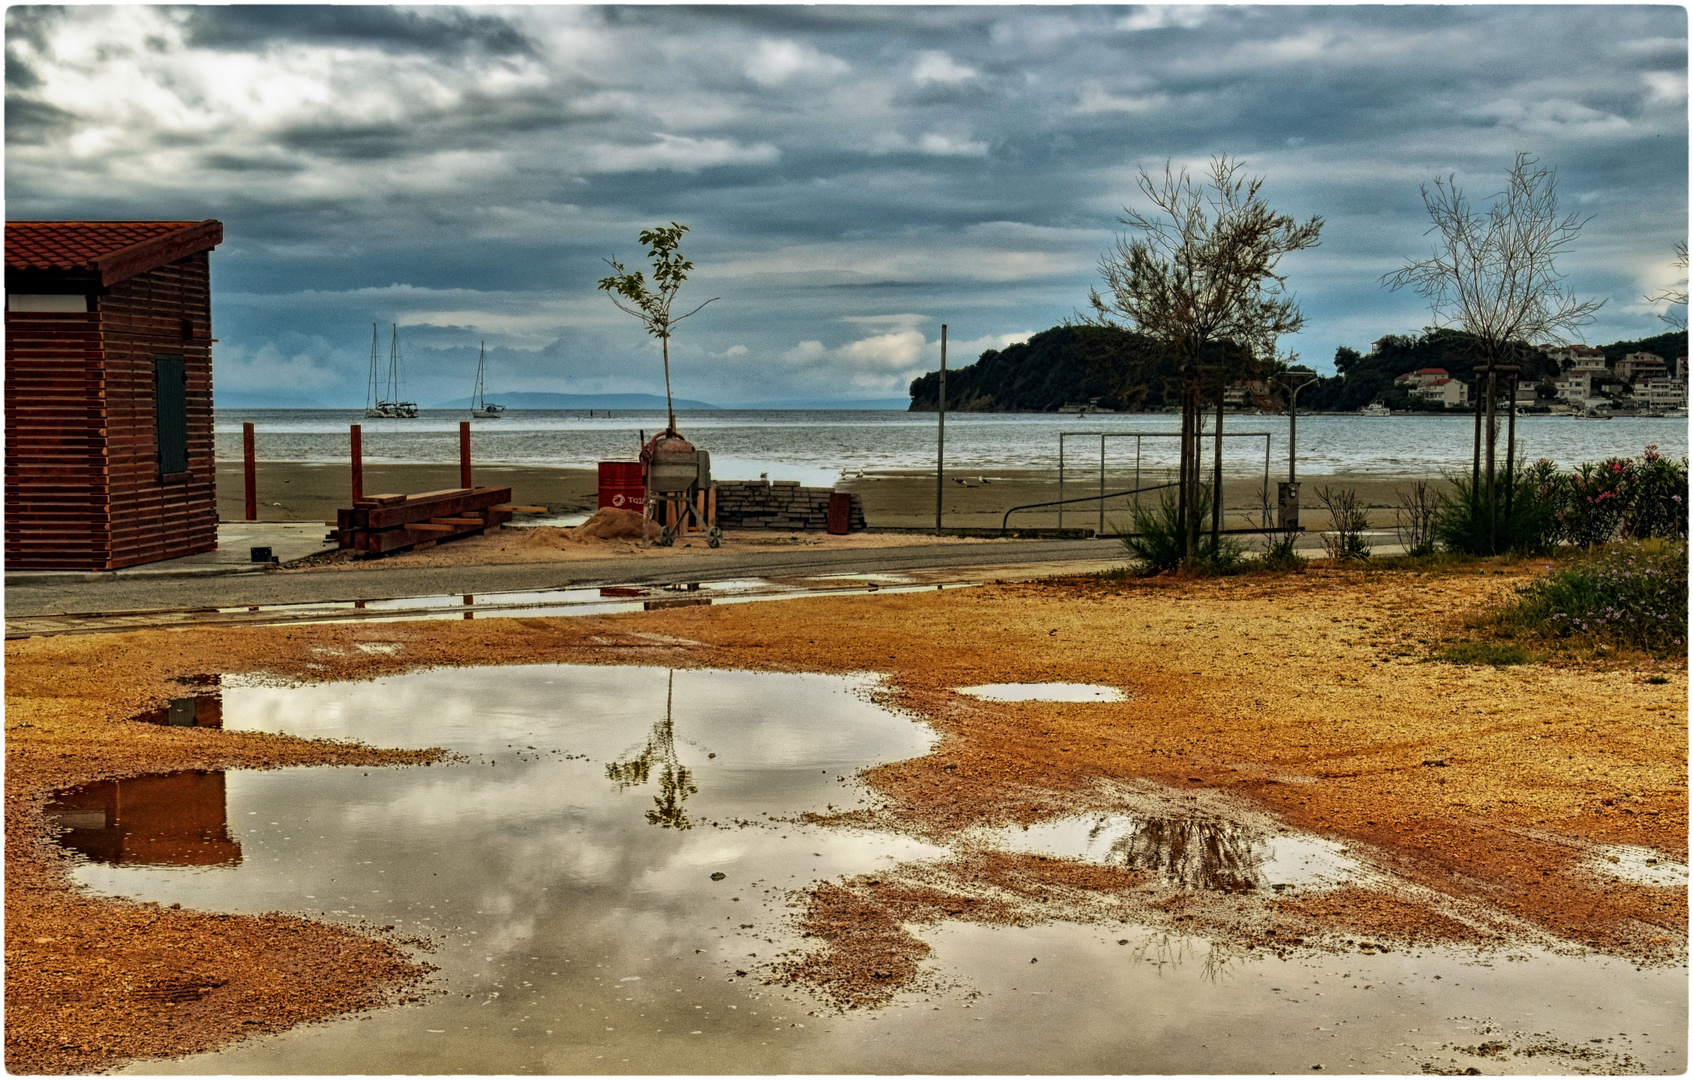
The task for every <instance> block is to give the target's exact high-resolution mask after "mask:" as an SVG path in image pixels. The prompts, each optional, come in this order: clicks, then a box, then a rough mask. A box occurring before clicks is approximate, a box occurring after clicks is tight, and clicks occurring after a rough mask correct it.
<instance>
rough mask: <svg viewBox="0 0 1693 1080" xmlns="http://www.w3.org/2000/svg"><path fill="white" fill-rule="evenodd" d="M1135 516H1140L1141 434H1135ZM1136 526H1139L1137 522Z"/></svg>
mask: <svg viewBox="0 0 1693 1080" xmlns="http://www.w3.org/2000/svg"><path fill="white" fill-rule="evenodd" d="M1135 517H1137V518H1138V517H1140V436H1139V435H1136V436H1135ZM1135 527H1136V528H1139V527H1140V526H1139V524H1138V523H1137V524H1136V526H1135Z"/></svg>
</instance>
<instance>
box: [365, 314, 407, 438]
mask: <svg viewBox="0 0 1693 1080" xmlns="http://www.w3.org/2000/svg"><path fill="white" fill-rule="evenodd" d="M403 393H405V379H404V377H403V376H402V375H401V374H400V328H399V326H398V325H397V324H396V325H394V338H393V341H392V342H391V343H390V344H389V346H388V378H387V381H386V384H385V385H380V386H379V385H378V382H377V375H376V324H375V323H371V324H370V387H369V389H368V390H367V391H366V393H365V407H364V414H365V416H367V417H369V418H371V419H373V420H377V419H382V420H398V419H408V420H409V419H412V418H414V417H416V416H417V402H415V401H401V400H400V395H401V394H403ZM384 394H386V396H384Z"/></svg>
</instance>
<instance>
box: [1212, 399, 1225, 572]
mask: <svg viewBox="0 0 1693 1080" xmlns="http://www.w3.org/2000/svg"><path fill="white" fill-rule="evenodd" d="M1222 531H1223V380H1222V377H1221V376H1219V377H1218V379H1217V434H1216V446H1215V448H1214V449H1213V452H1212V454H1211V554H1212V556H1213V557H1215V556H1216V554H1217V549H1218V548H1217V546H1218V544H1219V542H1220V541H1221V539H1222Z"/></svg>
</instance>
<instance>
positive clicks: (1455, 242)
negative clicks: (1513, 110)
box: [1382, 154, 1605, 531]
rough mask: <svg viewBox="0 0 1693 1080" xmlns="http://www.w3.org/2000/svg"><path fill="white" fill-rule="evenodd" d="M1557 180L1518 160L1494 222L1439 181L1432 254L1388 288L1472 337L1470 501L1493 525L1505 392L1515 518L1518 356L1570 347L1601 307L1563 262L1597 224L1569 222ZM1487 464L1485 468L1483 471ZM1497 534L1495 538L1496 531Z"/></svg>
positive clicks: (1449, 180)
mask: <svg viewBox="0 0 1693 1080" xmlns="http://www.w3.org/2000/svg"><path fill="white" fill-rule="evenodd" d="M1557 188H1558V184H1557V176H1556V175H1555V174H1554V173H1553V172H1552V170H1551V169H1548V168H1545V167H1543V166H1541V164H1540V163H1539V162H1538V161H1537V160H1535V158H1533V157H1532V156H1530V155H1528V154H1518V155H1517V157H1516V161H1515V162H1514V163H1513V164H1512V165H1511V169H1510V172H1509V173H1508V174H1507V176H1506V181H1505V189H1504V190H1503V191H1501V192H1499V193H1498V194H1496V195H1495V196H1494V197H1493V201H1492V203H1491V205H1489V206H1488V208H1487V210H1486V212H1485V213H1484V212H1481V211H1479V210H1477V209H1475V208H1473V207H1472V206H1471V204H1470V201H1469V199H1468V198H1467V197H1466V196H1465V195H1464V192H1463V189H1462V188H1460V187H1459V186H1458V182H1457V179H1456V177H1454V176H1452V175H1451V174H1448V175H1447V176H1445V177H1437V178H1436V179H1435V181H1434V186H1433V187H1432V188H1431V187H1430V186H1429V185H1427V184H1424V185H1423V187H1422V195H1423V205H1424V206H1425V207H1426V208H1427V209H1428V215H1429V220H1430V221H1431V222H1432V224H1431V225H1430V226H1429V229H1428V235H1432V236H1434V238H1435V243H1434V253H1433V254H1432V255H1430V256H1429V257H1428V258H1427V259H1422V260H1420V261H1418V262H1413V263H1408V264H1406V265H1405V266H1404V267H1402V268H1400V269H1399V270H1397V271H1395V272H1394V273H1392V274H1387V275H1385V276H1384V277H1383V278H1382V282H1383V283H1384V284H1386V285H1387V286H1388V287H1389V288H1390V289H1402V288H1406V287H1410V288H1413V289H1415V290H1416V291H1417V292H1419V293H1421V294H1422V295H1423V296H1424V297H1426V298H1427V299H1428V301H1429V306H1430V308H1431V309H1432V310H1433V312H1434V318H1435V322H1436V324H1437V325H1439V324H1445V325H1451V326H1456V327H1457V328H1458V329H1461V330H1463V331H1464V332H1465V333H1467V334H1469V335H1470V336H1471V337H1472V338H1473V339H1474V341H1475V346H1476V349H1477V351H1478V352H1479V354H1480V357H1481V361H1482V362H1481V364H1480V365H1478V366H1477V368H1476V427H1475V449H1474V455H1473V458H1472V461H1471V466H1470V482H1471V484H1470V490H1471V492H1472V493H1474V494H1473V495H1472V498H1480V497H1481V496H1482V495H1483V494H1485V504H1484V505H1485V506H1486V508H1487V509H1486V512H1487V513H1488V514H1489V515H1494V516H1495V517H1496V515H1495V511H1494V507H1495V505H1496V500H1495V492H1494V464H1495V461H1496V460H1497V457H1498V455H1497V443H1498V434H1499V424H1498V416H1497V411H1496V406H1497V402H1498V397H1499V391H1500V389H1501V388H1502V387H1501V384H1500V380H1499V376H1500V375H1505V376H1507V379H1506V380H1505V385H1504V387H1503V388H1504V389H1506V390H1507V392H1508V393H1509V395H1510V397H1509V400H1510V401H1511V403H1512V407H1511V409H1510V410H1509V411H1508V413H1507V417H1508V419H1507V424H1508V433H1507V436H1506V447H1505V470H1506V474H1505V513H1506V515H1507V516H1509V514H1510V512H1511V506H1510V501H1511V489H1512V483H1511V481H1512V477H1511V471H1512V469H1513V459H1514V458H1515V456H1516V445H1515V444H1516V408H1515V404H1516V384H1517V373H1518V370H1519V368H1518V365H1517V364H1516V363H1513V361H1514V360H1515V359H1516V354H1515V350H1516V349H1518V348H1521V347H1522V346H1524V345H1525V344H1531V345H1563V344H1568V343H1569V341H1570V335H1572V334H1575V333H1576V332H1577V331H1578V330H1579V329H1580V328H1581V327H1582V326H1585V325H1586V324H1588V323H1590V322H1592V321H1593V313H1594V312H1595V311H1598V310H1599V308H1600V307H1601V306H1603V305H1604V303H1605V302H1604V301H1603V300H1582V299H1579V298H1578V297H1576V296H1575V294H1574V293H1572V292H1570V291H1569V290H1567V289H1566V288H1565V287H1564V275H1563V274H1562V273H1560V272H1559V271H1558V268H1557V258H1558V256H1560V255H1562V254H1564V253H1566V252H1567V251H1569V250H1570V248H1571V247H1573V246H1574V244H1575V242H1576V239H1577V238H1578V237H1579V236H1580V235H1581V230H1582V227H1583V226H1585V225H1586V224H1587V223H1588V222H1589V221H1591V220H1592V215H1588V216H1586V217H1583V216H1581V215H1579V214H1561V213H1560V212H1559V210H1558V190H1557ZM1484 413H1485V416H1486V421H1487V424H1486V433H1487V439H1486V442H1487V447H1486V451H1487V452H1486V457H1485V458H1484V457H1483V456H1482V418H1483V415H1484ZM1484 462H1485V468H1484V467H1483V463H1484ZM1490 531H1491V530H1490Z"/></svg>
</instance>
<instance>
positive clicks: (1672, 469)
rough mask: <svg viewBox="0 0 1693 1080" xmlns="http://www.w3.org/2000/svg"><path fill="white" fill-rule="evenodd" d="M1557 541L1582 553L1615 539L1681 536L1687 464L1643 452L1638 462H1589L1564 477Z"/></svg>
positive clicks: (1648, 450)
mask: <svg viewBox="0 0 1693 1080" xmlns="http://www.w3.org/2000/svg"><path fill="white" fill-rule="evenodd" d="M1568 485H1569V487H1568V491H1567V493H1566V496H1565V502H1564V505H1563V507H1562V514H1561V517H1562V525H1563V529H1562V533H1563V536H1562V538H1563V539H1566V540H1568V541H1570V542H1571V543H1574V544H1580V545H1581V546H1583V547H1592V546H1594V545H1595V544H1605V543H1609V542H1610V541H1612V540H1615V539H1617V538H1619V537H1621V538H1626V539H1634V540H1647V539H1651V538H1653V537H1659V538H1664V539H1669V538H1674V537H1684V536H1686V535H1687V461H1686V459H1683V460H1681V461H1672V460H1671V459H1669V458H1666V457H1664V456H1663V455H1661V454H1659V453H1658V448H1657V447H1656V446H1648V447H1647V448H1646V452H1645V453H1644V454H1642V455H1641V456H1640V457H1638V458H1616V457H1613V458H1607V459H1605V460H1604V461H1601V462H1598V463H1597V464H1595V463H1592V462H1589V463H1587V464H1585V465H1582V466H1581V467H1580V468H1578V469H1576V470H1575V472H1573V473H1571V474H1570V475H1569V477H1568Z"/></svg>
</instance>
